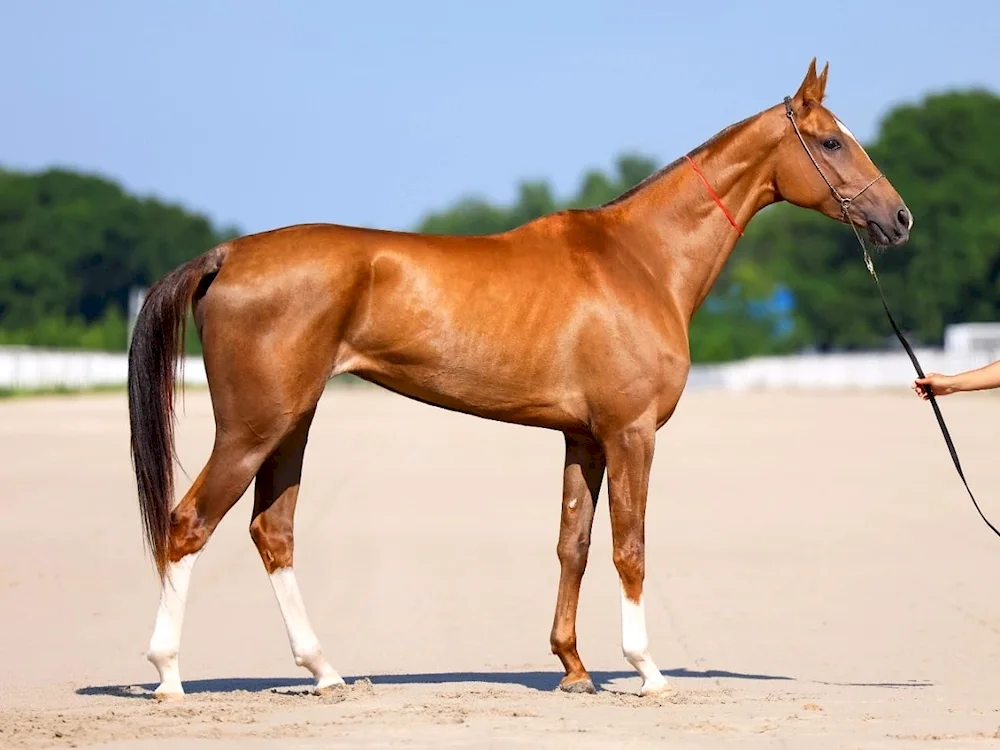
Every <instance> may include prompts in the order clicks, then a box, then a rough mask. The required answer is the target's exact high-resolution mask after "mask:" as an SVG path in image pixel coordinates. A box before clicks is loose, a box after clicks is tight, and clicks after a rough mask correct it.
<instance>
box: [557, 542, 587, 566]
mask: <svg viewBox="0 0 1000 750" xmlns="http://www.w3.org/2000/svg"><path fill="white" fill-rule="evenodd" d="M556 554H557V555H558V557H559V562H560V564H561V565H563V566H566V567H568V568H571V569H573V570H578V569H580V568H583V567H584V566H585V565H586V564H587V556H588V555H589V554H590V539H589V538H587V537H573V538H570V539H566V540H560V542H559V545H558V546H557V547H556Z"/></svg>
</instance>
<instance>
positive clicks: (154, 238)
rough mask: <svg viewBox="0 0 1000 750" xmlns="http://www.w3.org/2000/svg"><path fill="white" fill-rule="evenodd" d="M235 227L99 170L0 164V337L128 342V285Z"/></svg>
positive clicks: (38, 342)
mask: <svg viewBox="0 0 1000 750" xmlns="http://www.w3.org/2000/svg"><path fill="white" fill-rule="evenodd" d="M235 234H238V231H237V230H235V229H228V230H227V229H219V228H216V227H215V226H213V224H212V223H211V221H209V219H208V218H206V217H205V216H201V215H199V214H196V213H192V212H190V211H187V210H185V209H183V208H181V207H179V206H175V205H169V204H166V203H163V202H161V201H158V200H155V199H153V198H138V197H136V196H133V195H129V194H128V193H126V192H125V191H124V190H122V188H121V187H119V186H118V185H116V184H115V183H114V182H111V181H110V180H106V179H103V178H100V177H96V176H91V175H84V174H79V173H76V172H72V171H68V170H63V169H52V170H47V171H44V172H41V173H35V174H25V173H21V172H14V171H8V170H0V345H2V344H31V345H35V346H55V347H68V348H85V349H104V350H111V351H114V350H124V349H125V346H126V337H127V331H126V327H127V323H126V313H127V310H128V296H129V289H130V288H131V287H132V286H148V285H150V284H151V283H152V282H153V281H155V280H156V279H157V278H159V277H160V276H162V275H163V274H164V273H166V272H167V271H169V270H170V269H171V268H173V267H174V266H176V265H179V264H180V263H183V262H184V261H186V260H188V259H189V258H191V257H192V256H194V255H196V254H198V253H200V252H202V251H204V250H207V249H208V248H210V247H211V246H212V245H214V244H216V243H217V242H219V241H221V240H222V239H224V238H227V237H231V236H234V235H235Z"/></svg>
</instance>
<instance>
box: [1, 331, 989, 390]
mask: <svg viewBox="0 0 1000 750" xmlns="http://www.w3.org/2000/svg"><path fill="white" fill-rule="evenodd" d="M916 353H917V357H918V358H919V359H920V363H921V364H922V365H923V367H924V370H925V371H927V372H935V371H936V372H945V373H952V372H960V371H963V370H969V369H972V368H975V367H982V366H983V365H985V364H988V363H990V362H992V361H994V360H995V359H997V358H998V357H1000V324H994V323H971V324H963V325H956V326H951V327H950V328H949V329H948V330H947V331H946V333H945V348H944V349H918V350H917V352H916ZM127 377H128V360H127V357H126V355H125V354H124V353H110V352H82V351H69V350H58V349H38V348H34V347H0V389H16V390H27V391H30V390H43V389H52V388H74V389H76V388H94V387H100V386H123V385H124V384H125V382H126V380H127ZM913 377H914V372H913V366H912V365H911V364H910V360H909V358H908V357H907V356H906V352H904V351H903V349H902V347H900V346H899V345H898V344H897V345H896V348H895V350H893V351H883V352H865V353H850V354H796V355H790V356H784V357H753V358H751V359H746V360H742V361H739V362H727V363H725V364H719V365H695V366H694V367H692V369H691V375H690V377H689V379H688V385H689V387H692V388H717V389H724V390H729V391H739V390H746V389H782V390H783V389H797V388H799V389H822V388H833V389H840V388H852V389H875V388H899V387H901V386H902V387H905V386H906V385H907V384H908V383H909V382H910V381H911V380H912V379H913ZM184 382H185V383H186V384H188V385H204V384H205V383H206V378H205V365H204V363H203V362H202V359H201V357H200V356H189V357H187V358H186V359H185V362H184Z"/></svg>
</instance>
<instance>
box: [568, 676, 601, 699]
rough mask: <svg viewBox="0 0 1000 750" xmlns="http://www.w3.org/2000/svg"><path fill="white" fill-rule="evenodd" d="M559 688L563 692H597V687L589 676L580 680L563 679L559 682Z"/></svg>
mask: <svg viewBox="0 0 1000 750" xmlns="http://www.w3.org/2000/svg"><path fill="white" fill-rule="evenodd" d="M559 689H560V690H562V691H563V692H564V693H590V694H591V695H593V694H594V693H596V692H597V688H595V687H594V683H593V682H592V681H591V679H590V678H589V677H584V678H583V679H582V680H574V681H573V682H566V681H565V680H563V681H562V682H560V683H559Z"/></svg>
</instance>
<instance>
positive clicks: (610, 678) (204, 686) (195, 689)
mask: <svg viewBox="0 0 1000 750" xmlns="http://www.w3.org/2000/svg"><path fill="white" fill-rule="evenodd" d="M663 674H664V676H666V677H667V678H677V679H684V678H703V679H705V678H707V679H711V678H727V679H740V680H792V679H793V678H791V677H782V676H777V675H765V674H744V673H740V672H728V671H725V670H716V669H710V670H704V671H696V670H689V669H668V670H664V671H663ZM591 677H592V678H593V680H594V684H595V685H597V686H598V687H599V688H600V687H602V686H606V685H608V684H609V683H612V682H615V681H617V680H635V681H638V679H639V678H638V675H637V674H636V673H635V672H634V671H620V672H591ZM360 679H368V680H370V681H371V682H372V684H373V685H445V684H471V683H484V684H487V685H520V686H522V687H525V688H528V689H529V690H538V691H552V690H555V689H556V688H557V687H558V686H559V680H560V679H562V672H554V671H552V672H541V671H538V672H500V671H495V672H425V673H411V674H387V675H371V676H361V675H357V676H351V677H345V681H346V682H347V683H348V684H352V683H354V682H357V681H358V680H360ZM311 686H312V680H310V679H308V678H301V677H285V678H271V677H227V678H215V679H205V680H188V681H185V682H184V692H185V693H187V694H197V693H228V692H235V691H246V692H250V693H261V692H269V691H273V690H282V689H285V690H288V689H292V690H295V689H300V690H306V689H308V688H310V687H311ZM155 688H156V684H155V683H147V684H138V685H91V686H88V687H83V688H79V689H77V690H76V694H77V695H115V696H119V697H128V698H150V697H151V694H152V691H153V690H154V689H155Z"/></svg>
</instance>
